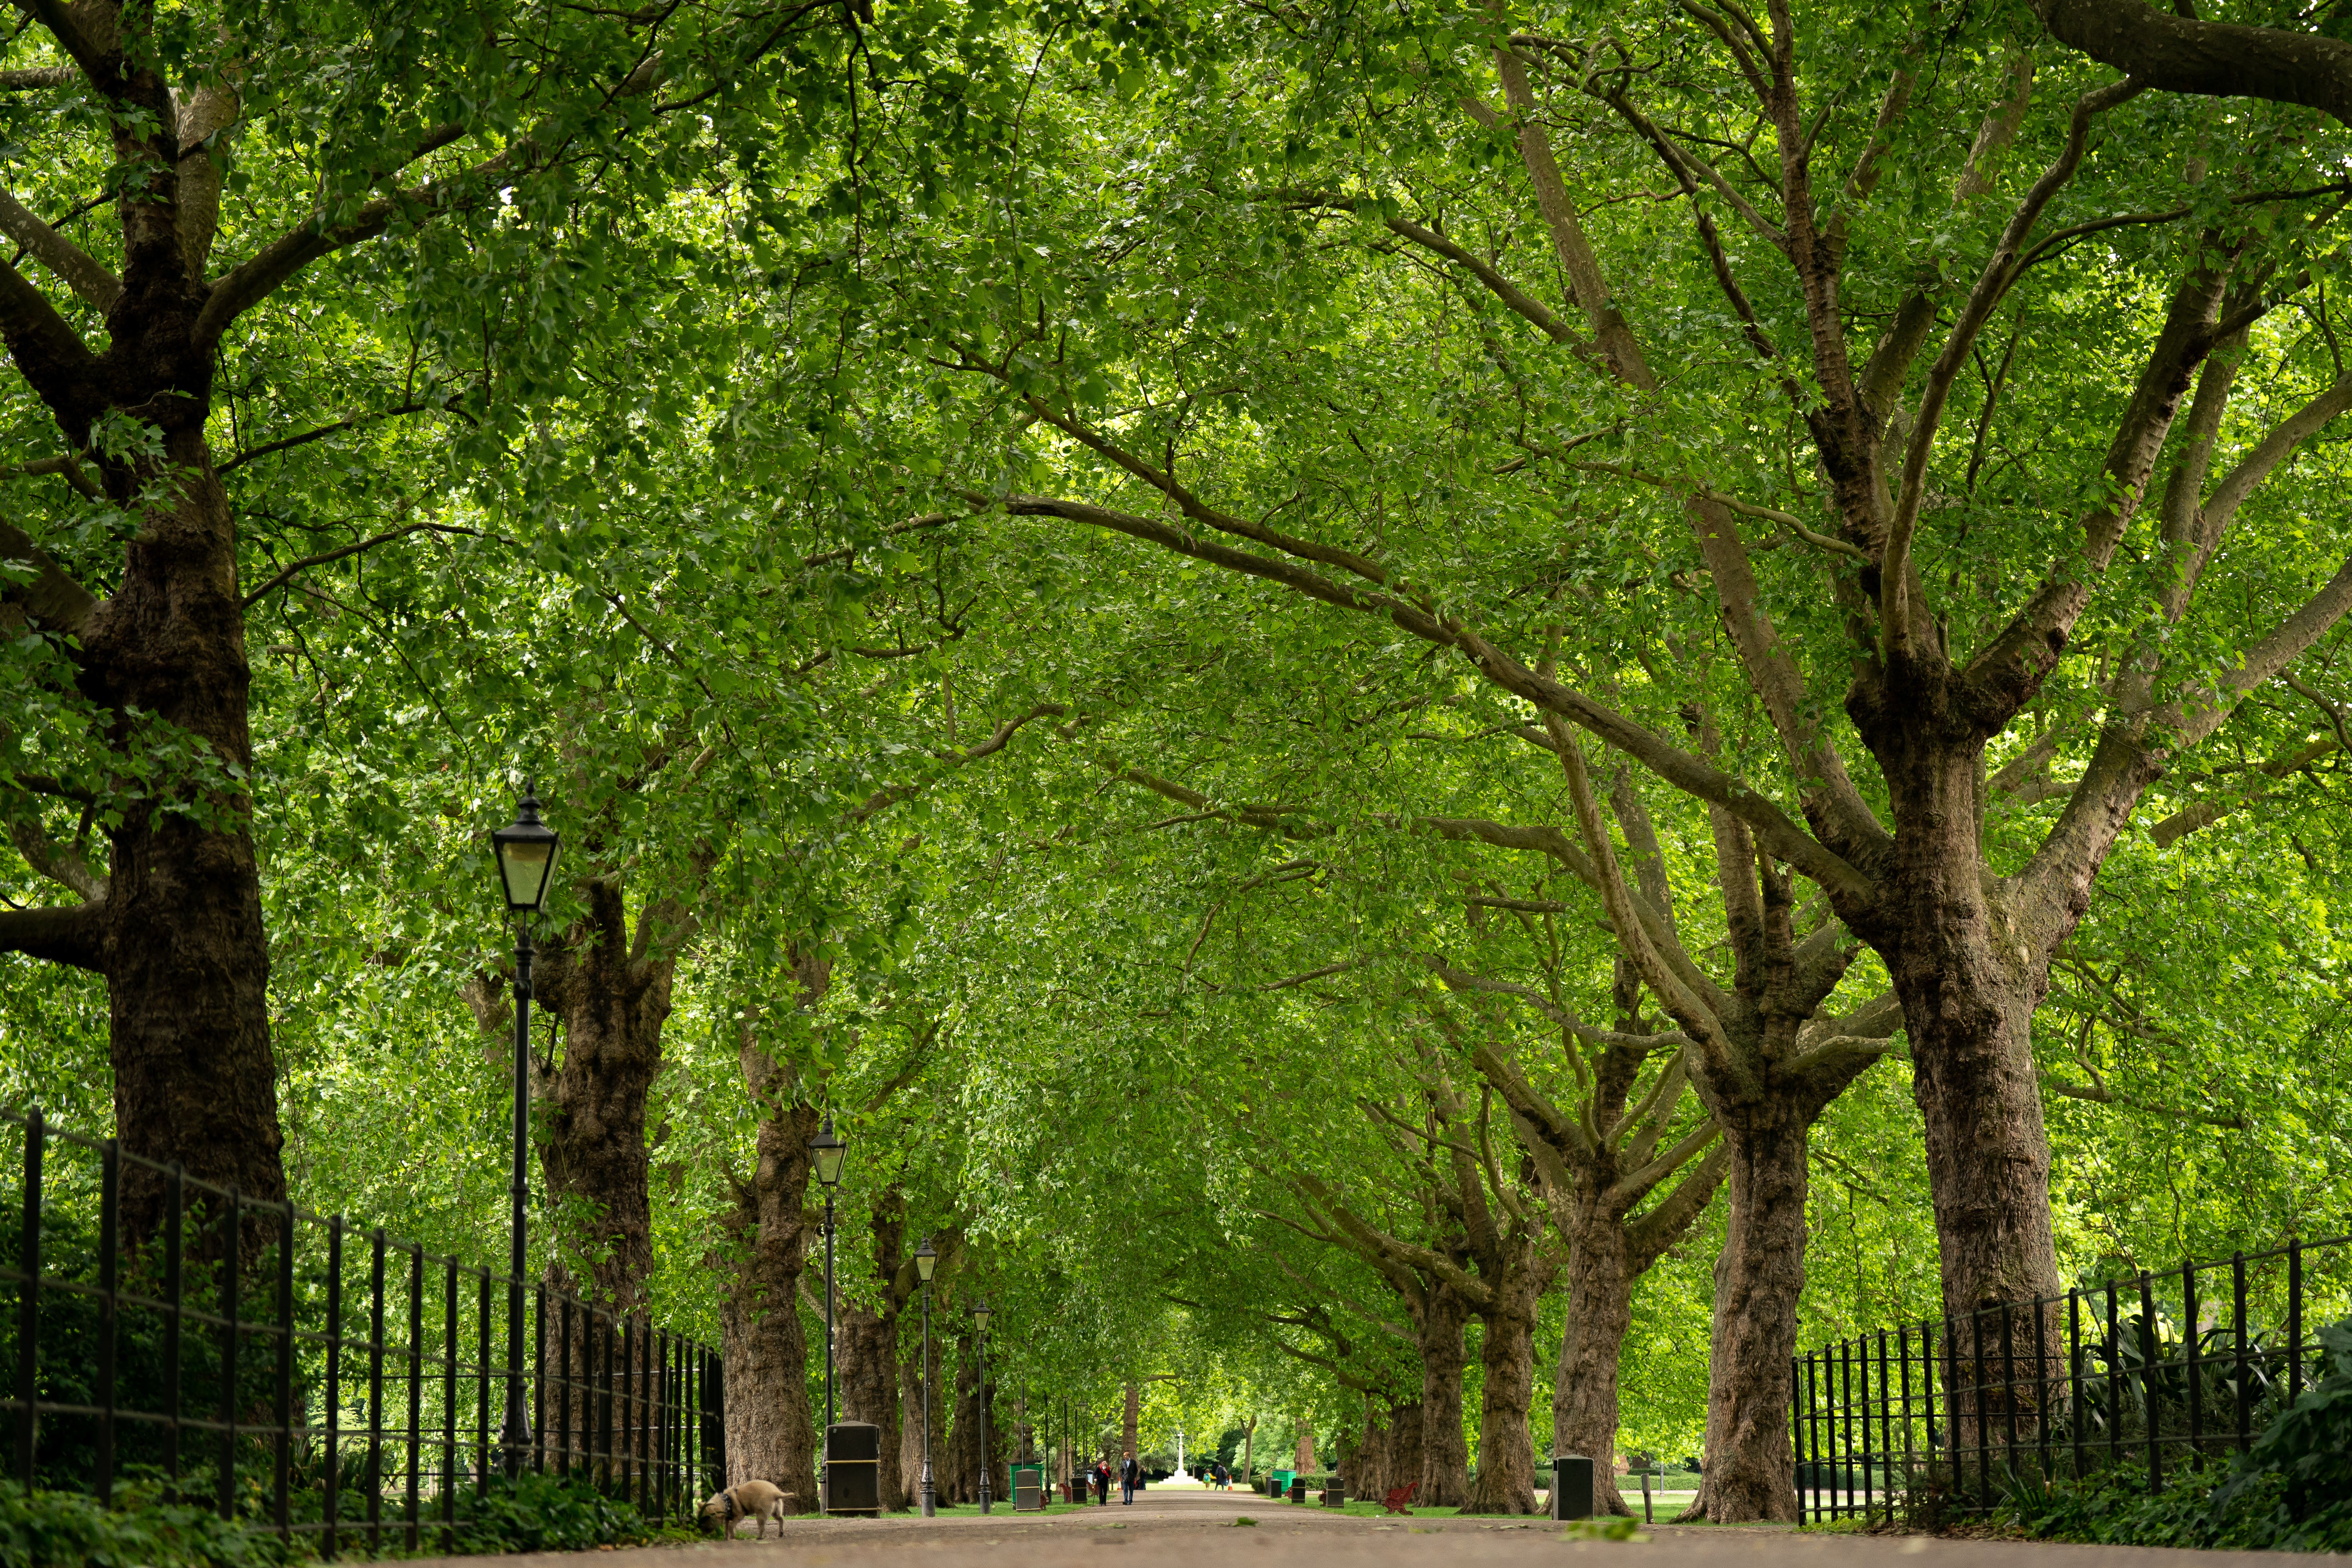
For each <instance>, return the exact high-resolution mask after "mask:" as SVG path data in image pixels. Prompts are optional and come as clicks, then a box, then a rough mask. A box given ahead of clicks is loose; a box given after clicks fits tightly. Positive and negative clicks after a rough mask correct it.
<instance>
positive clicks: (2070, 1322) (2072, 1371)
mask: <svg viewBox="0 0 2352 1568" xmlns="http://www.w3.org/2000/svg"><path fill="white" fill-rule="evenodd" d="M2066 1425H2067V1427H2068V1428H2069V1430H2070V1431H2071V1432H2072V1434H2073V1436H2074V1479H2076V1480H2078V1481H2079V1480H2081V1479H2083V1474H2084V1460H2083V1292H2082V1291H2080V1290H2069V1291H2067V1292H2066Z"/></svg>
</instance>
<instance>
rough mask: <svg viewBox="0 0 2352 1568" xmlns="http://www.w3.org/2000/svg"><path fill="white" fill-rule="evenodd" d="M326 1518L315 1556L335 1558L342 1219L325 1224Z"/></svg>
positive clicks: (340, 1425) (339, 1470)
mask: <svg viewBox="0 0 2352 1568" xmlns="http://www.w3.org/2000/svg"><path fill="white" fill-rule="evenodd" d="M326 1404H327V1409H326V1415H327V1518H326V1532H325V1534H323V1535H322V1536H321V1537H320V1545H319V1554H320V1556H322V1557H327V1558H332V1557H333V1556H334V1555H335V1524H336V1521H337V1520H338V1519H339V1518H340V1516H341V1504H342V1496H343V1216H342V1215H334V1216H333V1217H332V1218H331V1219H329V1220H328V1221H327V1392H326Z"/></svg>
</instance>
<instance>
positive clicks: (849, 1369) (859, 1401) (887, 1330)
mask: <svg viewBox="0 0 2352 1568" xmlns="http://www.w3.org/2000/svg"><path fill="white" fill-rule="evenodd" d="M906 1230H907V1222H906V1209H905V1205H904V1203H903V1202H902V1201H900V1200H899V1198H898V1194H897V1192H896V1190H895V1189H894V1190H892V1191H891V1192H889V1193H887V1194H884V1195H883V1196H882V1197H881V1198H880V1199H879V1200H878V1201H877V1203H876V1205H875V1210H874V1221H873V1232H872V1241H873V1252H872V1261H873V1266H874V1270H875V1273H876V1274H877V1276H878V1279H877V1286H876V1296H875V1299H874V1300H873V1301H872V1302H871V1303H868V1302H865V1301H856V1302H847V1303H845V1305H844V1306H843V1308H842V1310H841V1314H840V1331H839V1334H838V1336H837V1337H838V1341H839V1348H838V1352H837V1353H838V1355H839V1358H840V1367H839V1376H840V1379H841V1405H842V1419H844V1420H845V1421H870V1422H872V1423H873V1424H874V1425H875V1426H878V1427H880V1428H881V1429H882V1476H881V1481H882V1493H881V1495H882V1496H883V1497H884V1498H885V1499H887V1500H889V1501H887V1502H886V1503H885V1505H884V1506H885V1507H892V1506H898V1500H900V1499H903V1498H904V1497H905V1496H906V1495H907V1472H906V1470H905V1469H904V1468H903V1460H902V1458H901V1449H902V1447H903V1446H904V1445H903V1443H902V1441H901V1427H900V1424H899V1423H900V1414H899V1413H900V1407H901V1406H900V1400H899V1395H898V1364H899V1353H898V1339H899V1315H900V1313H901V1311H902V1310H903V1309H904V1308H905V1306H906V1303H907V1300H908V1297H909V1296H911V1295H912V1294H913V1292H914V1289H916V1276H915V1268H914V1265H913V1262H912V1261H911V1260H910V1259H908V1258H905V1257H904V1256H903V1253H904V1251H905V1241H906ZM918 1353H919V1352H918Z"/></svg>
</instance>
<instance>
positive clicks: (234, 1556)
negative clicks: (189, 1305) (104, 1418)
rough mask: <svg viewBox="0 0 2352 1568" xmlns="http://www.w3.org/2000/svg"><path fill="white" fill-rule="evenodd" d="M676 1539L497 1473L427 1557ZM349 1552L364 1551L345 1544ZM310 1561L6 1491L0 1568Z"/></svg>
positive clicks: (1, 1501) (152, 1512)
mask: <svg viewBox="0 0 2352 1568" xmlns="http://www.w3.org/2000/svg"><path fill="white" fill-rule="evenodd" d="M677 1534H679V1532H677V1531H667V1530H665V1529H663V1528H662V1527H660V1526H657V1525H656V1524H654V1523H653V1522H651V1521H648V1520H647V1519H646V1517H645V1515H643V1514H642V1513H639V1512H638V1511H637V1510H635V1509H634V1508H632V1507H630V1506H629V1505H628V1504H626V1503H621V1502H615V1501H614V1500H612V1499H611V1498H608V1497H605V1496H604V1495H603V1494H602V1493H600V1492H598V1491H596V1490H595V1489H593V1488H592V1487H588V1486H584V1485H582V1484H581V1483H579V1482H578V1481H575V1480H562V1479H556V1478H554V1477H551V1476H538V1475H524V1476H520V1477H516V1478H514V1479H508V1478H506V1477H504V1476H499V1477H493V1478H492V1479H491V1480H490V1482H489V1484H488V1487H487V1488H486V1489H484V1490H483V1492H482V1494H481V1495H480V1496H478V1497H477V1498H475V1499H473V1500H471V1501H470V1503H469V1505H468V1513H467V1518H466V1519H464V1520H461V1521H459V1522H458V1523H457V1527H456V1530H455V1532H454V1535H453V1536H452V1537H451V1539H450V1540H449V1542H448V1543H447V1544H446V1545H444V1544H443V1543H442V1542H441V1540H440V1539H439V1536H438V1531H434V1532H431V1533H430V1534H429V1535H428V1537H427V1543H426V1546H425V1552H423V1553H422V1554H423V1555H426V1556H434V1557H439V1556H446V1555H449V1554H452V1553H457V1554H464V1555H469V1556H472V1555H481V1556H493V1555H499V1554H503V1553H506V1552H586V1551H592V1550H593V1549H595V1548H597V1547H600V1546H633V1545H639V1544H643V1543H645V1542H650V1541H653V1540H656V1539H661V1538H666V1537H667V1536H670V1535H677ZM680 1538H681V1539H683V1537H682V1536H681V1537H680ZM344 1555H346V1556H364V1555H365V1552H364V1550H363V1549H360V1548H356V1547H355V1546H353V1545H352V1544H351V1543H348V1542H347V1543H346V1545H345V1549H344ZM384 1555H385V1556H386V1557H391V1556H395V1555H398V1553H396V1552H386V1553H384ZM313 1557H314V1552H313V1550H312V1547H311V1544H310V1541H309V1540H308V1539H307V1538H304V1537H297V1538H296V1539H295V1540H293V1541H290V1542H288V1541H283V1540H280V1539H279V1538H278V1536H276V1535H274V1534H271V1533H270V1532H268V1531H263V1530H256V1529H253V1528H251V1527H249V1526H247V1525H241V1524H238V1523H236V1522H233V1521H227V1520H224V1519H222V1518H221V1517H220V1516H219V1515H218V1514H216V1513H215V1512H213V1510H210V1509H208V1508H201V1507H197V1506H195V1505H194V1504H190V1503H165V1502H154V1501H142V1502H138V1503H134V1504H133V1505H132V1506H130V1507H127V1508H119V1509H103V1508H100V1506H99V1505H98V1503H97V1501H96V1500H94V1499H91V1498H89V1497H88V1496H85V1495H83V1494H81V1493H79V1492H35V1493H33V1494H31V1495H30V1496H29V1497H28V1496H26V1495H25V1494H23V1493H21V1492H14V1491H10V1492H6V1493H0V1568H289V1564H293V1563H305V1562H310V1561H311V1560H312V1559H313Z"/></svg>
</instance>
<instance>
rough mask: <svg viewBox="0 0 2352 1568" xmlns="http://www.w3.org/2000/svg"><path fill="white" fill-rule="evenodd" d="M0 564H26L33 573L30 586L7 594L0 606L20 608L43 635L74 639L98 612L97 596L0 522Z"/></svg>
mask: <svg viewBox="0 0 2352 1568" xmlns="http://www.w3.org/2000/svg"><path fill="white" fill-rule="evenodd" d="M0 561H22V562H26V563H28V564H30V565H31V566H32V568H33V571H34V577H33V580H32V581H31V582H30V583H27V584H25V585H24V586H23V587H21V588H15V589H11V590H9V591H8V593H7V595H6V597H5V600H0V602H5V603H9V604H14V605H19V606H21V607H22V609H23V611H24V613H25V615H26V616H27V617H28V618H29V619H30V620H31V621H32V623H33V624H34V625H35V626H38V627H40V628H41V629H42V630H43V631H46V632H55V633H57V634H58V635H59V636H61V637H79V636H80V635H81V634H82V630H83V628H84V627H85V626H88V625H89V617H90V616H91V614H92V613H93V612H94V611H96V610H97V608H98V605H99V601H98V596H97V595H94V594H92V593H91V592H90V591H89V589H87V588H85V587H83V586H82V585H81V584H79V583H77V582H75V581H74V580H73V579H72V578H71V577H68V575H66V571H65V568H64V567H62V566H59V565H58V563H56V562H55V561H53V560H51V559H50V558H49V552H47V551H46V550H43V549H42V548H41V547H40V546H39V545H37V544H36V543H34V542H32V540H31V538H29V537H28V536H27V535H26V533H25V532H24V531H23V530H21V529H19V528H17V527H16V525H15V524H14V523H11V522H8V521H0Z"/></svg>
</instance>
